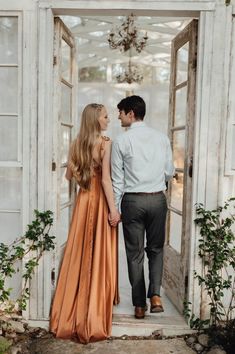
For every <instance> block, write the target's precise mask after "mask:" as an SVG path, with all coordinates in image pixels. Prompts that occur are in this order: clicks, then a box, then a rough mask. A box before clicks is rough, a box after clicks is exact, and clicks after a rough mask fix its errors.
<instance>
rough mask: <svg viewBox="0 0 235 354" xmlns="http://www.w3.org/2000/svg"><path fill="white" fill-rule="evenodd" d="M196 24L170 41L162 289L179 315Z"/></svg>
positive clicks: (186, 235)
mask: <svg viewBox="0 0 235 354" xmlns="http://www.w3.org/2000/svg"><path fill="white" fill-rule="evenodd" d="M197 32H198V21H197V20H193V21H192V22H190V23H189V24H188V25H187V26H186V28H184V30H182V31H181V32H180V33H179V34H178V35H177V36H176V37H175V38H174V40H173V41H172V49H171V79H170V102H169V136H170V139H171V143H172V150H173V159H174V165H175V168H176V173H175V177H174V178H173V180H172V181H171V182H170V184H169V189H168V207H169V211H168V222H167V237H166V244H165V250H164V277H163V286H164V289H165V292H166V294H167V296H168V297H169V298H170V299H171V301H172V302H173V303H174V304H175V306H176V307H177V308H178V309H179V311H180V312H182V310H183V301H184V299H185V298H186V297H187V286H188V264H189V243H190V220H191V218H190V215H191V212H192V210H191V208H192V205H191V194H192V169H193V142H194V134H193V130H194V129H193V127H194V115H195V86H196V66H197Z"/></svg>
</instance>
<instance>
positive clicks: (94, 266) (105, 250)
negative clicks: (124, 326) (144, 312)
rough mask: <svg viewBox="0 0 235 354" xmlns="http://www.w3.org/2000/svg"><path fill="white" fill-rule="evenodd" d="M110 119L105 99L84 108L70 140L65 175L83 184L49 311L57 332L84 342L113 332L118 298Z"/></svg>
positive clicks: (116, 211) (115, 216)
mask: <svg viewBox="0 0 235 354" xmlns="http://www.w3.org/2000/svg"><path fill="white" fill-rule="evenodd" d="M108 123H109V119H108V116H107V111H106V109H105V107H104V106H103V105H101V104H89V105H87V106H86V107H85V109H84V111H83V113H82V120H81V127H80V131H79V134H78V137H77V138H76V139H75V141H74V142H73V143H72V145H71V148H70V154H69V161H68V168H67V172H66V178H67V179H69V180H70V179H71V178H72V177H74V178H75V179H76V181H77V183H78V184H79V186H80V190H79V193H78V196H77V200H76V205H75V208H74V212H73V217H72V221H71V225H70V230H69V235H68V241H67V245H66V249H65V253H64V258H63V262H62V266H61V269H60V274H59V278H58V283H57V288H56V292H55V297H54V300H53V305H52V311H51V322H50V328H51V331H52V332H53V333H55V335H56V337H59V338H74V337H76V338H78V340H79V341H80V342H81V343H88V342H92V341H97V340H102V339H105V338H107V337H109V336H110V334H111V326H112V308H113V303H114V304H116V303H118V289H117V241H118V240H117V229H116V228H115V227H111V226H110V224H109V220H108V219H110V222H111V223H112V224H115V223H117V222H118V220H119V218H120V215H119V213H118V210H117V209H116V207H115V203H114V196H113V189H112V183H111V177H110V153H111V141H110V139H109V138H106V137H102V136H101V131H102V130H106V129H107V126H108Z"/></svg>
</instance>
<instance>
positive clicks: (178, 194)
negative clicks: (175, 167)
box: [171, 173, 184, 211]
mask: <svg viewBox="0 0 235 354" xmlns="http://www.w3.org/2000/svg"><path fill="white" fill-rule="evenodd" d="M183 181H184V174H183V173H176V175H175V177H174V178H173V179H172V182H171V206H172V207H173V208H175V209H177V210H179V211H182V208H183Z"/></svg>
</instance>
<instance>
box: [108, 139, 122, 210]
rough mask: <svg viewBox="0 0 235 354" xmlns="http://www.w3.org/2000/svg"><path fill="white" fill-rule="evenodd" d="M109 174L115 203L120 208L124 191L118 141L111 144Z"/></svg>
mask: <svg viewBox="0 0 235 354" xmlns="http://www.w3.org/2000/svg"><path fill="white" fill-rule="evenodd" d="M111 175H112V183H113V190H114V197H115V204H116V206H117V208H118V209H119V210H120V203H121V199H122V195H123V192H124V161H123V155H122V153H121V150H120V146H119V143H118V141H115V140H114V142H113V144H112V153H111Z"/></svg>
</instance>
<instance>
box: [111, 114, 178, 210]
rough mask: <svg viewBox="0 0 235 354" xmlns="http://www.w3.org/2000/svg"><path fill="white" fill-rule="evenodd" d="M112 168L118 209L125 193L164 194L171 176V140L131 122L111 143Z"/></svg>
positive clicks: (140, 123) (141, 123)
mask: <svg viewBox="0 0 235 354" xmlns="http://www.w3.org/2000/svg"><path fill="white" fill-rule="evenodd" d="M111 166H112V181H113V189H114V195H115V203H116V205H117V207H120V202H121V199H122V196H123V194H124V193H137V192H145V193H151V192H159V191H164V190H166V181H168V180H169V179H170V178H171V177H172V176H173V175H174V165H173V162H172V151H171V146H170V141H169V139H168V137H167V136H166V135H165V134H163V133H161V132H159V131H157V130H155V129H152V128H150V127H148V126H147V125H146V124H145V123H144V122H143V121H137V122H134V123H132V124H131V126H130V128H129V129H128V130H127V131H125V132H124V133H123V134H121V135H119V136H118V137H117V138H116V139H115V140H114V142H113V144H112V157H111Z"/></svg>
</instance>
